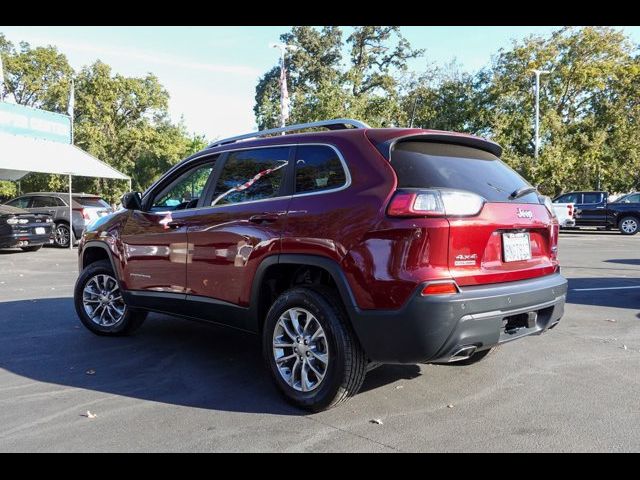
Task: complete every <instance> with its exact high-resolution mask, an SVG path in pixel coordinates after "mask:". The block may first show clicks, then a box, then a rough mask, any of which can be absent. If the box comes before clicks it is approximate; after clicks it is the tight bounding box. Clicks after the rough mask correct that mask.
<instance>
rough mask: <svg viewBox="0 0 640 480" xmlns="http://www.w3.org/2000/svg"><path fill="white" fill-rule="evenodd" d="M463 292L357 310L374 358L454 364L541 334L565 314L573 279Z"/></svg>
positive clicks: (360, 331)
mask: <svg viewBox="0 0 640 480" xmlns="http://www.w3.org/2000/svg"><path fill="white" fill-rule="evenodd" d="M460 290H461V291H460V293H458V294H454V295H432V296H424V297H423V296H422V295H420V289H418V290H417V291H416V293H415V294H414V295H413V297H412V298H411V299H410V300H409V302H408V303H407V304H406V305H405V306H404V307H403V308H402V309H400V310H397V311H367V310H357V311H355V312H351V318H352V323H353V326H354V329H355V331H356V334H357V336H358V339H359V340H360V343H361V345H362V347H363V348H364V350H365V352H366V353H367V355H368V357H369V358H370V359H371V360H372V361H376V362H385V363H424V362H435V361H449V360H450V359H451V357H452V356H453V355H454V354H455V353H456V352H457V351H459V350H460V349H461V348H463V347H466V346H473V347H475V348H476V351H480V350H486V349H488V348H491V347H493V346H495V345H498V344H500V343H504V342H508V341H511V340H515V339H517V338H522V337H524V336H528V335H538V334H541V333H542V332H544V331H546V330H547V329H549V328H551V327H553V326H555V324H556V323H558V321H559V320H560V317H562V315H563V313H564V303H565V297H566V292H567V281H566V280H565V279H564V277H562V275H560V274H559V273H556V274H553V275H547V276H544V277H540V278H536V279H532V280H523V281H518V282H509V283H503V284H493V285H486V286H478V287H464V288H461V289H460Z"/></svg>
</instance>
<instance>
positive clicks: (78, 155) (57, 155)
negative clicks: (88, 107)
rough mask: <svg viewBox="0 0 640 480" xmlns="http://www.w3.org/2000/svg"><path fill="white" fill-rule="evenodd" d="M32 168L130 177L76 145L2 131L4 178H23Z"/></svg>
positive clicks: (0, 156)
mask: <svg viewBox="0 0 640 480" xmlns="http://www.w3.org/2000/svg"><path fill="white" fill-rule="evenodd" d="M31 172H39V173H55V174H60V175H74V176H79V177H100V178H115V179H120V180H129V177H128V176H127V175H125V174H123V173H121V172H119V171H118V170H116V169H115V168H113V167H110V166H109V165H107V164H106V163H104V162H102V161H100V160H98V159H97V158H95V157H94V156H92V155H90V154H88V153H87V152H85V151H84V150H82V149H80V148H78V147H76V146H75V145H70V144H66V143H59V142H52V141H49V140H43V139H38V138H31V137H25V136H20V135H11V134H5V133H0V180H20V179H21V178H22V177H24V176H25V175H26V174H28V173H31Z"/></svg>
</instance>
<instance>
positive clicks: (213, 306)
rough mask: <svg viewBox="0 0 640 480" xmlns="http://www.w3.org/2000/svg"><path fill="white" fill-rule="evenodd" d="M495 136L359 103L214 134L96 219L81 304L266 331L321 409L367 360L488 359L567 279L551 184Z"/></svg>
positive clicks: (89, 313) (97, 323) (299, 399)
mask: <svg viewBox="0 0 640 480" xmlns="http://www.w3.org/2000/svg"><path fill="white" fill-rule="evenodd" d="M320 127H325V128H326V129H327V130H328V131H320V130H319V129H320ZM308 128H313V129H314V131H312V132H307V133H295V134H287V135H284V134H285V132H292V131H300V130H303V129H308ZM278 133H282V135H274V134H278ZM500 154H501V148H500V147H499V146H498V145H497V144H495V143H493V142H491V141H488V140H485V139H482V138H478V137H474V136H469V135H463V134H457V133H451V132H443V131H433V130H423V129H415V128H413V129H408V128H385V129H374V128H369V127H368V126H367V125H366V124H364V123H362V122H358V121H356V120H350V119H338V120H330V121H323V122H314V123H310V124H303V125H293V126H288V127H284V128H280V129H272V130H266V131H263V132H257V133H252V134H246V135H241V136H238V137H234V138H231V139H226V140H222V141H218V142H216V143H213V144H211V145H209V146H208V147H207V148H206V149H204V150H203V151H201V152H199V153H197V154H195V155H192V156H191V157H189V158H187V159H185V160H183V161H182V162H180V163H179V164H177V165H176V166H174V167H173V168H171V169H170V170H169V171H168V172H167V173H166V174H165V175H164V176H163V177H162V178H160V179H159V180H158V181H157V182H155V183H154V184H153V185H152V186H151V187H150V188H149V189H148V190H147V191H146V192H145V193H144V194H139V193H134V192H132V193H128V194H126V195H125V196H124V197H123V202H122V203H123V206H124V209H123V210H120V211H118V212H115V213H113V214H111V215H109V216H105V217H103V218H100V219H98V220H96V221H94V222H93V223H92V224H91V225H89V226H88V227H87V229H86V231H85V233H84V235H83V237H82V239H81V241H80V245H79V268H80V272H81V274H80V276H79V278H78V281H77V284H76V287H75V307H76V310H77V313H78V315H79V317H80V319H81V321H82V322H83V324H84V325H85V326H86V327H87V328H88V329H89V330H91V331H92V332H94V333H96V334H99V335H124V334H129V333H131V332H133V331H134V330H135V329H137V328H138V327H139V326H140V325H141V324H142V322H143V321H144V319H145V315H146V313H147V312H149V311H154V312H164V313H169V314H175V315H180V316H183V317H186V318H192V319H198V320H206V321H210V322H214V323H216V324H222V325H227V326H231V327H235V328H238V329H242V330H246V331H249V332H253V333H256V334H258V335H260V336H261V338H262V346H263V352H264V358H265V362H266V364H267V365H268V369H269V371H270V373H271V376H272V377H273V380H274V381H275V384H276V385H277V387H278V389H279V390H280V391H281V393H282V394H283V395H284V396H285V397H286V398H287V399H288V400H289V401H290V402H292V403H294V404H295V405H297V406H300V407H303V408H307V409H310V410H314V411H318V410H322V409H326V408H329V407H332V406H334V405H336V404H338V403H339V402H341V401H343V400H345V399H346V398H348V397H350V396H352V395H354V394H355V393H356V392H357V391H358V389H359V388H360V386H361V385H362V382H363V379H364V377H365V373H366V371H367V370H368V369H369V368H371V366H373V365H377V364H380V363H441V362H460V363H465V364H469V363H473V362H476V361H478V360H480V359H482V358H483V357H485V356H486V355H487V353H488V352H490V351H491V349H492V348H494V347H495V346H497V345H499V344H501V343H504V342H508V341H511V340H514V339H518V338H521V337H524V336H527V335H532V334H540V333H542V332H545V331H546V330H548V329H550V328H552V327H554V326H555V325H556V324H557V323H558V321H559V320H560V317H561V316H562V314H563V308H564V301H565V295H566V289H567V282H566V280H565V279H564V278H563V277H562V276H561V275H560V270H559V265H558V257H557V253H558V252H557V244H558V222H557V220H556V219H555V216H554V213H553V207H552V204H551V203H550V199H548V198H546V197H542V196H541V195H539V194H538V193H537V192H536V190H535V188H533V187H531V186H530V185H529V184H528V183H527V182H526V181H525V180H524V179H523V178H522V177H520V175H518V174H517V173H516V172H515V171H513V170H512V169H511V168H509V167H508V166H506V165H505V164H504V163H503V162H502V161H501V160H500V159H499V157H500Z"/></svg>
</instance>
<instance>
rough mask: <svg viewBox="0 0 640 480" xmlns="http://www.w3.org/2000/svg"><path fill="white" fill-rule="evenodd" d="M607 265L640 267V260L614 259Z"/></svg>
mask: <svg viewBox="0 0 640 480" xmlns="http://www.w3.org/2000/svg"><path fill="white" fill-rule="evenodd" d="M605 262H607V263H621V264H623V265H640V258H612V259H610V260H605Z"/></svg>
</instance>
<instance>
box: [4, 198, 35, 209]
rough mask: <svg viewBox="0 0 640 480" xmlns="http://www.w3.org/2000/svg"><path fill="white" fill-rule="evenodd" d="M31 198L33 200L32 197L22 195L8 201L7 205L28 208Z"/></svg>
mask: <svg viewBox="0 0 640 480" xmlns="http://www.w3.org/2000/svg"><path fill="white" fill-rule="evenodd" d="M29 200H31V197H20V198H16V199H14V200H11V201H10V202H7V205H9V206H11V207H16V208H28V207H29Z"/></svg>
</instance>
